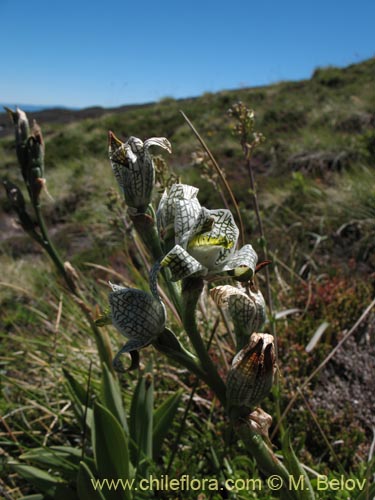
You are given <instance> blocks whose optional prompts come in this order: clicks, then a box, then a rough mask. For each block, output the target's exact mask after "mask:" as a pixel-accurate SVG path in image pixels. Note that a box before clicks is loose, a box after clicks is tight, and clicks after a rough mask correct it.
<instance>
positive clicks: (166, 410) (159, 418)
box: [153, 390, 182, 459]
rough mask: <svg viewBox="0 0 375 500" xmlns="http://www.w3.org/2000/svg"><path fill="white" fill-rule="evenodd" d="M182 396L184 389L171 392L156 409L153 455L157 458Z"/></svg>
mask: <svg viewBox="0 0 375 500" xmlns="http://www.w3.org/2000/svg"><path fill="white" fill-rule="evenodd" d="M181 396H182V390H179V391H177V392H176V393H175V394H171V395H170V396H169V397H168V398H167V399H166V400H165V401H164V402H163V403H162V404H161V405H160V406H159V407H158V408H157V409H156V410H155V411H154V430H153V457H154V459H156V458H157V457H158V456H159V455H160V452H161V447H162V445H163V441H164V439H165V437H166V435H167V434H168V431H169V430H170V429H171V426H172V422H173V420H174V418H175V416H176V413H177V410H178V405H179V403H180V400H181Z"/></svg>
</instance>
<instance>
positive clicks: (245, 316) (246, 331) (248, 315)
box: [210, 285, 266, 350]
mask: <svg viewBox="0 0 375 500" xmlns="http://www.w3.org/2000/svg"><path fill="white" fill-rule="evenodd" d="M210 294H211V297H212V298H213V300H214V301H215V302H216V304H217V305H218V306H220V307H223V308H228V310H229V314H230V317H231V318H232V321H233V324H234V330H235V334H236V339H237V350H240V349H242V348H243V347H244V345H245V344H246V343H247V342H248V340H249V338H250V335H251V334H252V333H253V332H257V331H259V330H260V329H261V328H262V326H263V325H264V322H265V321H266V304H265V301H264V298H263V295H262V293H261V292H260V291H259V290H254V289H252V288H250V289H249V290H248V293H245V291H243V290H241V289H239V288H236V287H234V286H231V285H223V286H217V287H215V288H213V289H212V290H211V291H210Z"/></svg>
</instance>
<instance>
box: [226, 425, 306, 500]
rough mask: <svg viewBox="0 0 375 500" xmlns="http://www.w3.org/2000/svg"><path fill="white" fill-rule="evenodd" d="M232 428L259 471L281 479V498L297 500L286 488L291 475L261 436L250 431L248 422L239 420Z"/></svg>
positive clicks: (295, 493)
mask: <svg viewBox="0 0 375 500" xmlns="http://www.w3.org/2000/svg"><path fill="white" fill-rule="evenodd" d="M233 426H234V429H235V431H236V433H237V435H238V436H239V437H240V438H241V440H242V442H243V443H244V444H245V446H246V448H247V449H248V451H249V453H250V454H251V455H252V456H253V457H254V458H255V460H256V462H257V464H258V467H259V469H260V470H261V471H262V472H263V473H264V474H265V475H266V476H268V477H269V476H275V475H276V476H278V477H280V478H281V480H282V483H283V489H282V491H283V493H284V495H285V496H284V497H283V498H290V499H293V500H298V496H296V495H298V492H294V491H293V490H292V489H289V488H288V486H289V483H290V477H291V474H290V473H289V472H288V470H287V468H286V467H285V466H284V465H283V464H282V463H281V462H280V460H279V459H278V458H277V457H276V456H275V454H274V453H273V451H272V450H271V448H269V447H268V446H267V444H266V443H265V442H264V440H263V438H262V436H261V435H260V434H258V433H257V432H255V431H254V429H252V427H251V425H250V423H249V421H246V420H243V419H239V420H236V421H234V422H233Z"/></svg>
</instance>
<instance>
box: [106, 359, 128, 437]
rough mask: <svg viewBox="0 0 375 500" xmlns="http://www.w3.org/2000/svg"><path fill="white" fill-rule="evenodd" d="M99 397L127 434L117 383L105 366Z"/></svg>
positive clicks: (124, 414) (122, 404)
mask: <svg viewBox="0 0 375 500" xmlns="http://www.w3.org/2000/svg"><path fill="white" fill-rule="evenodd" d="M101 396H102V398H101V399H102V402H103V405H104V406H105V407H106V408H107V409H108V410H109V411H110V412H111V413H112V415H114V416H115V417H116V418H117V420H118V421H119V422H120V424H121V425H122V427H123V428H124V429H125V432H126V433H127V434H129V429H128V423H127V421H126V413H125V408H124V403H123V400H122V396H121V389H120V386H119V383H118V381H117V380H116V379H115V378H114V376H113V375H112V373H111V372H110V370H109V369H108V367H107V366H106V365H105V364H103V373H102V386H101Z"/></svg>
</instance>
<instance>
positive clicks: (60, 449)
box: [19, 446, 94, 479]
mask: <svg viewBox="0 0 375 500" xmlns="http://www.w3.org/2000/svg"><path fill="white" fill-rule="evenodd" d="M81 457H82V450H80V449H79V448H73V447H71V446H51V447H49V448H33V449H31V450H29V451H27V452H25V453H23V454H22V455H21V456H20V457H19V458H20V459H22V460H27V461H29V462H32V463H33V464H35V465H41V466H43V465H46V466H48V468H51V467H54V468H55V470H58V471H59V472H60V473H61V474H62V475H63V476H64V478H66V479H72V478H74V477H75V476H76V475H77V471H78V468H79V463H80V461H81ZM85 460H86V462H87V463H89V464H92V465H94V461H93V460H92V459H91V458H88V457H86V459H85Z"/></svg>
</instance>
